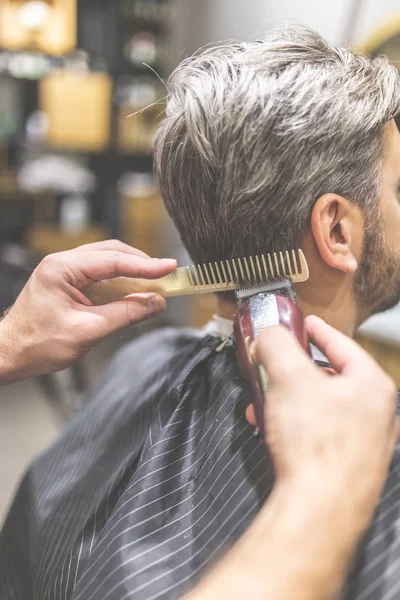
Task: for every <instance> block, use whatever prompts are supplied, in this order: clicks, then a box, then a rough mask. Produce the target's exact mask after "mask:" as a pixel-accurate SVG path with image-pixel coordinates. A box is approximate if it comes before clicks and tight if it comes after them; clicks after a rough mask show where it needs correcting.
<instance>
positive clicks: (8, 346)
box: [0, 311, 29, 386]
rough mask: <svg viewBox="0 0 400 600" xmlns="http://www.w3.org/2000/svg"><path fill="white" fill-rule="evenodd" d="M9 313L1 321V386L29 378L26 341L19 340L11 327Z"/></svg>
mask: <svg viewBox="0 0 400 600" xmlns="http://www.w3.org/2000/svg"><path fill="white" fill-rule="evenodd" d="M8 312H9V311H7V312H6V313H5V314H4V315H3V317H2V319H1V320H0V386H1V385H6V384H9V383H14V382H15V381H18V380H20V379H23V378H25V377H26V376H27V374H26V373H25V362H26V361H27V360H28V354H29V352H28V349H27V348H25V344H24V340H22V339H19V338H18V337H17V336H16V335H15V333H14V332H13V330H12V327H9V318H8Z"/></svg>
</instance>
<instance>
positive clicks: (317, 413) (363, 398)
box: [254, 317, 399, 520]
mask: <svg viewBox="0 0 400 600" xmlns="http://www.w3.org/2000/svg"><path fill="white" fill-rule="evenodd" d="M306 326H307V330H308V333H309V335H310V337H311V339H312V341H313V342H314V344H315V345H316V346H317V347H318V348H319V349H320V350H321V351H322V352H323V353H324V354H325V355H326V356H327V358H328V360H329V362H330V364H331V365H332V367H333V368H334V370H335V371H336V373H337V374H336V375H330V374H327V373H326V372H324V371H323V370H322V369H321V368H319V367H317V366H316V365H315V364H314V363H313V362H312V361H311V360H310V358H309V357H308V356H307V355H306V353H305V352H304V351H303V350H302V348H301V347H300V345H299V344H298V343H297V341H296V340H295V338H294V337H293V336H292V335H291V334H290V333H289V332H288V331H287V330H286V329H285V328H283V327H276V328H271V329H266V330H265V331H264V332H262V334H261V335H260V337H259V339H258V340H257V342H256V345H255V349H254V352H255V356H256V359H257V360H258V362H259V363H261V364H262V365H263V366H264V367H265V369H266V371H267V372H268V375H269V391H268V394H267V402H266V436H267V443H268V447H269V450H270V452H271V454H272V457H273V461H274V465H275V470H276V475H277V480H278V483H279V482H285V481H286V482H287V481H289V482H300V483H301V484H305V485H306V486H310V491H311V492H312V491H313V490H317V488H319V489H321V491H322V492H323V493H324V494H325V495H326V496H328V495H329V494H332V495H333V496H335V495H336V494H338V495H342V496H347V497H348V498H349V503H350V502H351V503H354V505H356V506H357V511H358V512H360V517H361V518H362V519H363V518H365V519H366V520H369V518H370V516H371V515H372V511H373V509H374V507H375V504H376V502H377V500H378V497H379V494H380V492H381V489H382V486H383V484H384V481H385V478H386V474H387V469H388V466H389V463H390V459H391V456H392V454H393V450H394V447H395V444H396V441H397V438H398V433H399V427H398V421H397V418H396V401H397V391H396V387H395V384H394V382H393V381H392V380H391V379H390V378H389V377H388V376H387V375H386V374H385V373H384V372H383V371H382V369H381V368H380V367H379V366H378V365H377V364H376V363H375V361H374V360H373V359H372V358H371V357H370V356H369V355H368V354H367V353H366V352H365V351H364V350H363V349H362V348H360V347H359V346H358V345H357V344H356V343H355V342H354V341H353V340H351V339H350V338H348V337H346V336H345V335H343V334H341V333H339V332H338V331H337V330H335V329H333V328H332V327H330V326H329V325H327V324H326V323H325V322H324V321H322V320H321V319H318V318H317V317H308V319H307V320H306ZM277 348H278V349H279V352H278V351H277ZM341 502H342V500H341Z"/></svg>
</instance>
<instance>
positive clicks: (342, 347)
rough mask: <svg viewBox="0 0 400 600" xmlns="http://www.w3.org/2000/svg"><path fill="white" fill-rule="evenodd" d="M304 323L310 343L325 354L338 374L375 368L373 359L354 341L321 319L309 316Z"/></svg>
mask: <svg viewBox="0 0 400 600" xmlns="http://www.w3.org/2000/svg"><path fill="white" fill-rule="evenodd" d="M305 323H306V328H307V331H308V334H309V336H310V338H311V340H312V342H313V343H314V344H315V345H316V346H317V347H318V348H319V349H320V350H321V352H323V353H324V354H325V356H326V357H327V359H328V361H329V362H330V364H331V365H332V367H333V368H334V369H335V371H337V372H338V373H342V374H348V373H355V372H362V371H363V370H365V369H371V368H376V365H375V362H374V361H373V359H372V358H371V357H370V356H369V354H368V353H367V352H365V350H363V349H362V348H361V347H360V346H359V345H358V344H357V343H356V342H355V341H354V340H352V339H351V338H349V337H348V336H347V335H344V334H343V333H341V332H340V331H338V330H337V329H335V328H334V327H331V326H330V325H328V324H327V323H325V321H323V320H322V319H320V318H318V317H315V316H309V317H307V318H306V321H305Z"/></svg>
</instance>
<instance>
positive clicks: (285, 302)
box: [234, 278, 311, 440]
mask: <svg viewBox="0 0 400 600" xmlns="http://www.w3.org/2000/svg"><path fill="white" fill-rule="evenodd" d="M236 300H237V303H238V312H237V314H236V316H235V321H234V334H235V340H236V347H237V358H238V362H239V365H240V367H241V370H242V373H243V375H244V377H245V378H246V379H247V380H248V382H249V384H250V387H251V392H252V397H253V403H254V411H255V415H256V420H257V426H258V429H259V432H260V435H261V436H262V439H263V440H265V437H264V434H265V424H264V404H265V396H266V393H267V388H268V376H267V373H266V371H265V369H264V368H263V366H262V365H259V364H258V363H257V362H256V361H255V360H254V358H252V356H251V355H250V346H251V344H252V342H253V341H254V340H256V339H257V337H258V336H259V334H260V333H261V331H262V330H263V329H264V328H266V327H271V326H274V325H283V326H285V327H287V329H289V331H290V332H291V333H293V335H295V336H296V338H297V340H298V342H299V343H300V345H301V346H302V347H303V348H304V350H305V351H306V352H308V354H310V356H311V348H310V342H309V338H308V334H307V331H306V328H305V324H304V317H303V315H302V312H301V310H300V308H299V306H298V304H297V298H296V293H295V291H294V288H293V285H292V282H291V280H290V279H288V278H285V279H283V280H282V281H276V282H273V283H270V284H266V285H264V286H258V287H257V288H247V289H242V290H238V291H237V292H236ZM282 360H284V357H283V358H282Z"/></svg>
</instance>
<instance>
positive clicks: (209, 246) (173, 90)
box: [155, 27, 400, 312]
mask: <svg viewBox="0 0 400 600" xmlns="http://www.w3.org/2000/svg"><path fill="white" fill-rule="evenodd" d="M399 110H400V79H399V74H398V72H397V71H396V69H395V68H394V67H393V66H390V65H389V64H388V62H387V60H386V59H384V58H378V59H375V60H370V59H368V58H365V57H360V56H355V55H354V54H353V53H351V52H350V51H349V50H345V49H343V48H334V47H331V46H329V45H328V44H326V43H325V42H324V41H323V40H322V39H321V38H320V37H319V36H318V35H317V34H315V33H314V32H312V31H310V30H308V29H306V28H303V27H291V28H287V29H284V30H280V31H278V32H274V33H272V34H271V35H270V36H269V37H267V38H266V39H265V40H264V41H262V42H252V43H243V44H230V45H223V46H219V47H215V48H209V49H206V50H203V51H201V52H199V53H198V54H196V55H195V56H193V57H191V58H189V59H187V60H185V61H184V62H183V63H182V64H181V65H180V66H179V67H178V68H177V69H176V70H175V72H174V73H173V75H172V77H171V80H170V84H169V97H168V106H167V116H166V119H165V120H164V121H163V123H162V125H161V127H160V130H159V132H158V134H157V137H156V140H155V161H156V173H157V176H158V180H159V183H160V187H161V192H162V195H163V197H164V200H165V203H166V206H167V208H168V210H169V212H170V214H171V216H172V218H173V220H174V222H175V224H176V225H177V228H178V230H179V232H180V235H181V237H182V241H183V243H184V244H185V246H186V248H187V249H188V251H189V252H190V254H191V255H192V258H193V259H194V260H195V261H197V262H199V261H208V260H216V259H222V258H230V257H234V256H248V255H253V254H261V253H266V252H273V251H277V250H286V249H290V248H297V247H304V248H305V250H306V255H307V251H308V253H309V256H308V258H309V260H312V256H314V257H316V256H318V261H319V262H320V263H321V264H323V265H324V267H326V269H327V270H328V271H329V272H331V271H332V272H338V273H339V274H341V275H342V276H343V277H346V282H348V281H349V280H350V279H351V285H352V289H353V292H354V296H355V297H356V299H357V302H358V304H359V306H360V307H362V308H363V309H365V310H367V311H369V312H372V311H374V310H377V309H379V308H381V305H386V304H392V303H393V301H395V300H397V299H398V298H399V290H400V268H399V266H398V265H399V264H400V261H399V260H398V257H400V242H397V239H396V238H397V237H399V236H398V235H397V231H399V232H400V207H399V203H400V191H399V189H398V188H399V183H400V181H399V179H400V137H399V134H398V131H397V129H396V127H395V125H394V122H393V121H391V119H392V118H393V117H394V116H395V115H396V114H397V113H398V112H399ZM395 228H396V231H394V229H395ZM397 228H398V229H397ZM388 233H389V234H390V235H389V238H390V239H386V238H388ZM310 266H311V269H312V267H313V265H310ZM383 269H385V270H386V273H383V272H382V271H383ZM379 270H381V272H379ZM328 271H327V272H328ZM389 277H390V285H389V282H388V278H389ZM383 280H385V286H384V288H382V287H381V282H382V281H383ZM389 288H390V289H389Z"/></svg>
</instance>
